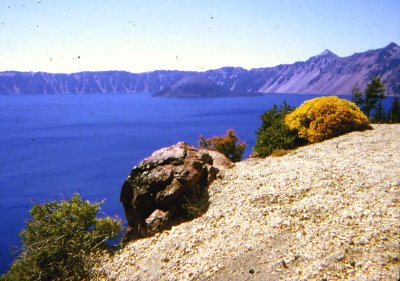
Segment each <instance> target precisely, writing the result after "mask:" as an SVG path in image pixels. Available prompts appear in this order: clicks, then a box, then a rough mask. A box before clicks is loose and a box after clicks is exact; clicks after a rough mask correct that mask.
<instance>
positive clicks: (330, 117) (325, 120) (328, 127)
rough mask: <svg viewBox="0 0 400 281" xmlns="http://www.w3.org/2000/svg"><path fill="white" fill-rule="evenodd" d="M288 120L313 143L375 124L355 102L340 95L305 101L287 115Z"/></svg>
mask: <svg viewBox="0 0 400 281" xmlns="http://www.w3.org/2000/svg"><path fill="white" fill-rule="evenodd" d="M285 124H286V125H287V126H288V127H289V129H290V130H297V132H298V135H299V137H300V138H304V139H306V140H307V141H309V142H310V143H315V142H320V141H323V140H326V139H330V138H333V137H337V136H340V135H343V134H345V133H348V132H352V131H363V130H366V129H370V128H371V126H370V124H369V120H368V118H367V117H366V116H365V115H364V113H362V111H361V110H360V109H359V108H358V107H357V106H356V105H355V104H354V103H352V102H350V101H348V100H345V99H340V98H338V97H336V96H330V97H319V98H315V99H312V100H308V101H305V102H304V103H303V104H302V105H301V106H300V107H298V108H296V109H295V110H294V111H292V112H291V113H289V114H288V115H287V116H286V118H285Z"/></svg>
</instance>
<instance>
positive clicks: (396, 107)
mask: <svg viewBox="0 0 400 281" xmlns="http://www.w3.org/2000/svg"><path fill="white" fill-rule="evenodd" d="M388 119H389V122H390V123H400V104H399V98H397V97H396V98H395V99H394V100H393V103H392V106H391V108H390V110H389V118H388Z"/></svg>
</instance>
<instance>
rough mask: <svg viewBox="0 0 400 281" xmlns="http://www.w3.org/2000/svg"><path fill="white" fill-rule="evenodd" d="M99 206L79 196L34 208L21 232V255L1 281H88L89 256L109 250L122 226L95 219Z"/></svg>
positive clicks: (116, 222)
mask: <svg viewBox="0 0 400 281" xmlns="http://www.w3.org/2000/svg"><path fill="white" fill-rule="evenodd" d="M101 205H102V202H96V203H90V202H88V201H85V200H83V199H82V198H81V197H80V196H79V194H74V195H73V196H72V197H71V198H70V199H69V200H62V201H59V202H58V201H52V202H49V203H46V204H42V205H40V204H38V205H34V206H33V207H32V209H31V210H30V214H31V216H32V219H31V220H30V221H28V223H27V227H26V229H24V230H22V231H21V233H20V237H21V240H22V244H23V247H22V252H21V254H20V256H19V257H18V258H17V260H16V261H14V263H13V264H12V265H11V267H10V270H9V272H8V273H6V274H5V275H3V276H1V277H0V280H4V281H6V280H7V281H8V280H21V281H23V280H88V279H90V277H91V274H92V266H93V265H94V261H93V259H92V258H91V255H92V254H93V253H95V252H96V251H98V250H101V249H107V248H110V246H107V244H106V242H107V241H108V240H109V239H115V238H116V237H117V236H118V234H119V232H120V230H121V222H120V221H119V220H118V219H116V218H108V217H106V218H96V214H97V212H98V211H99V209H100V206H101Z"/></svg>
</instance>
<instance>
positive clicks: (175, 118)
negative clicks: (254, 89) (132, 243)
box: [0, 94, 315, 274]
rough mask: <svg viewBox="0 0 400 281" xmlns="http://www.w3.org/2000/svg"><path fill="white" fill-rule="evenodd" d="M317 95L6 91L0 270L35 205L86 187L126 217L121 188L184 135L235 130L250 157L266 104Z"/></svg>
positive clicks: (0, 122)
mask: <svg viewBox="0 0 400 281" xmlns="http://www.w3.org/2000/svg"><path fill="white" fill-rule="evenodd" d="M312 97H315V96H314V95H281V94H280V95H278V94H276V95H275V94H271V95H268V96H261V97H251V98H248V97H232V98H204V99H174V98H169V99H165V98H152V97H151V96H150V95H149V94H130V95H128V94H97V95H49V96H48V95H39V96H0V132H1V133H0V225H1V227H0V237H1V239H0V274H1V273H4V272H5V271H6V270H7V268H8V266H9V264H10V263H11V262H12V260H13V258H14V256H13V255H12V252H13V251H14V250H15V246H18V243H19V238H18V233H19V231H20V230H21V229H22V228H24V222H25V221H26V220H27V219H29V209H30V208H31V207H32V204H33V203H35V202H36V203H43V202H46V201H48V200H59V199H62V198H64V197H70V196H71V195H72V194H73V193H74V192H79V193H80V194H81V196H82V197H83V198H85V199H89V200H91V201H93V200H101V199H106V201H105V204H104V205H103V208H102V212H103V214H105V215H109V216H114V215H118V216H119V217H121V218H123V219H124V214H123V209H122V206H121V205H120V203H119V192H120V187H121V185H122V183H123V181H124V179H125V177H126V176H127V175H128V173H129V172H130V170H131V168H132V167H133V166H134V165H135V164H137V163H138V162H139V161H140V160H142V159H143V158H144V157H147V156H149V155H150V154H151V153H152V152H153V151H155V150H156V149H159V148H161V147H164V146H168V145H172V144H175V143H176V142H178V141H185V142H188V143H190V144H193V145H197V140H198V136H199V134H203V135H204V136H213V135H217V134H218V135H221V134H224V133H225V131H226V130H227V129H228V128H233V129H234V130H235V131H236V133H237V134H238V135H239V138H240V139H242V140H245V141H246V142H247V144H248V148H247V150H246V155H249V154H250V152H251V148H252V147H253V146H254V142H255V131H256V130H257V128H258V127H259V126H260V119H259V117H260V115H261V114H262V113H263V112H264V111H265V110H267V109H269V108H271V106H272V105H273V104H282V103H283V101H284V100H286V101H287V102H288V103H289V104H290V105H293V106H297V105H299V104H301V103H302V102H303V101H304V100H306V99H310V98H312Z"/></svg>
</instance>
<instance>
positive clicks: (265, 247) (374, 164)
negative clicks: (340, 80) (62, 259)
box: [98, 125, 400, 280]
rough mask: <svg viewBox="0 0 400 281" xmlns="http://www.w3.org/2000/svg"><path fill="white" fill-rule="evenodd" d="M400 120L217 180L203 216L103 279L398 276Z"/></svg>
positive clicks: (111, 262)
mask: <svg viewBox="0 0 400 281" xmlns="http://www.w3.org/2000/svg"><path fill="white" fill-rule="evenodd" d="M399 135H400V125H375V126H374V130H369V131H364V132H354V133H350V134H347V135H344V136H341V137H338V138H335V139H332V140H329V141H325V142H322V143H318V144H313V145H309V146H306V147H303V148H300V149H298V150H295V151H293V152H291V153H289V154H288V155H286V156H283V157H280V158H273V157H270V158H266V159H250V160H246V161H242V162H239V163H237V164H236V166H235V167H234V168H232V169H229V170H224V171H223V178H222V179H218V180H216V181H215V182H213V183H212V184H211V186H210V188H209V190H210V207H209V209H208V211H207V212H206V213H205V214H204V215H203V216H202V217H200V218H197V219H195V220H193V221H190V222H186V223H183V224H181V225H178V226H174V227H173V228H172V229H171V230H169V231H164V232H162V233H161V234H157V235H156V236H154V237H150V238H145V239H141V240H138V241H135V242H131V243H130V244H128V245H127V246H126V247H125V248H124V249H122V250H121V251H120V252H118V253H117V254H116V255H115V256H114V257H105V258H103V259H102V260H101V263H100V265H99V272H101V273H99V276H98V279H103V280H209V279H211V280H338V279H344V280H398V278H399V277H400V276H399V273H400V232H399V231H400V227H399V226H400V223H399V222H400V161H399V159H400V141H399V139H398V136H399Z"/></svg>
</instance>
